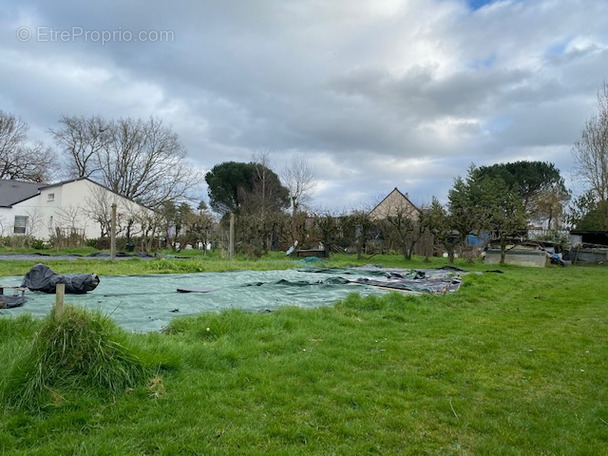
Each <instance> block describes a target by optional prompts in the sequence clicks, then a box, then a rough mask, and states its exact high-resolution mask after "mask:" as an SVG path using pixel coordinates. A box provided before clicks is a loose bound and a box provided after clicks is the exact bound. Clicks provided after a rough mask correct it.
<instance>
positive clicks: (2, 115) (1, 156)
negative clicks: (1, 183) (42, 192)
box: [0, 110, 56, 182]
mask: <svg viewBox="0 0 608 456" xmlns="http://www.w3.org/2000/svg"><path fill="white" fill-rule="evenodd" d="M29 128H30V127H29V125H28V124H27V122H25V121H24V120H22V119H21V118H19V117H16V116H14V115H12V114H9V113H6V112H4V111H2V110H0V179H15V180H26V181H32V182H46V181H47V180H49V179H50V177H51V176H52V173H53V170H54V169H55V165H56V159H55V154H54V152H53V151H52V150H51V149H49V148H47V147H45V146H43V145H42V144H41V143H34V144H31V143H29V142H28V141H27V132H28V130H29Z"/></svg>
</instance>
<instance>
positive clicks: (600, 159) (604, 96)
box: [572, 82, 608, 201]
mask: <svg viewBox="0 0 608 456" xmlns="http://www.w3.org/2000/svg"><path fill="white" fill-rule="evenodd" d="M597 104H598V111H597V114H596V115H595V116H593V117H592V118H591V119H589V120H588V121H587V122H586V123H585V127H584V128H583V131H582V133H581V137H580V139H579V140H578V141H576V142H575V143H574V147H573V149H572V154H573V156H574V159H575V162H576V163H575V166H576V168H577V171H578V173H579V176H580V177H581V178H582V179H583V180H584V181H585V182H586V183H587V185H588V187H589V189H590V190H591V191H592V192H593V193H594V195H595V196H596V197H597V199H598V200H599V201H607V200H608V82H604V85H603V86H602V88H601V89H600V90H599V92H598V94H597Z"/></svg>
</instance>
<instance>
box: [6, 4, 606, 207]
mask: <svg viewBox="0 0 608 456" xmlns="http://www.w3.org/2000/svg"><path fill="white" fill-rule="evenodd" d="M607 18H608V2H606V1H603V0H602V1H598V0H494V1H481V0H469V1H466V0H331V1H321V0H274V1H272V0H223V1H200V0H197V1H195V0H188V1H182V0H175V1H173V2H165V1H160V0H146V1H144V0H130V1H122V0H108V1H105V2H83V1H76V0H55V1H53V2H49V1H47V0H44V1H43V0H34V1H28V2H16V1H14V0H0V43H1V45H0V109H2V110H3V111H5V112H8V113H11V114H14V115H16V116H20V117H21V118H22V119H23V120H25V121H26V122H27V123H29V125H30V132H29V137H30V139H32V140H38V141H42V142H44V143H45V144H47V145H49V146H53V147H54V144H53V142H52V139H51V137H50V134H49V129H50V128H58V127H59V124H58V120H59V118H60V117H61V116H62V115H76V116H85V117H87V116H93V115H100V116H103V117H105V118H107V119H111V118H119V117H136V118H137V117H141V118H148V117H149V116H151V115H152V116H155V117H158V118H160V119H162V120H163V122H164V123H165V124H167V125H169V126H171V128H172V129H173V130H174V131H175V132H176V133H177V134H178V135H179V137H180V139H181V141H182V143H183V145H184V146H185V148H186V150H187V151H188V160H189V161H190V162H191V163H192V167H193V169H198V170H200V171H201V172H202V173H205V172H207V171H208V170H210V169H211V168H212V167H213V166H215V165H217V164H219V163H222V162H225V161H242V162H249V161H252V160H253V159H254V157H256V156H260V155H262V154H266V156H267V157H268V159H269V164H270V167H271V168H272V169H273V170H275V172H277V174H279V175H280V174H281V172H282V170H284V169H285V167H288V166H289V163H290V162H291V160H293V158H294V157H297V156H299V157H304V158H305V160H306V161H307V162H308V164H309V165H310V166H311V167H312V168H313V169H314V171H315V186H314V189H313V191H312V192H311V197H312V199H311V201H310V203H309V204H310V207H311V209H313V210H325V211H334V212H339V211H348V210H352V209H364V208H371V207H373V205H374V204H376V203H378V202H379V201H380V200H381V199H382V198H383V197H384V196H385V195H386V194H388V193H389V192H390V191H391V190H392V189H393V188H395V187H398V188H399V189H400V190H401V191H402V192H404V193H407V194H408V195H409V197H410V199H411V200H412V201H413V202H414V203H415V204H418V205H424V204H428V203H430V201H431V199H432V198H433V197H437V198H439V200H440V201H444V202H445V201H446V199H447V193H448V191H449V189H450V188H451V187H452V185H453V182H454V178H456V177H458V176H463V177H464V176H466V173H467V169H468V168H469V166H470V165H471V164H474V165H476V166H482V165H491V164H494V163H506V162H513V161H518V160H540V161H547V162H551V163H554V164H555V165H556V166H557V167H558V169H560V171H561V173H562V175H563V176H564V177H565V178H566V179H567V182H568V184H569V186H571V187H572V188H573V189H574V190H575V191H576V188H577V185H578V184H577V182H578V180H577V179H576V175H575V173H574V172H573V167H574V160H573V158H572V154H571V149H572V145H573V143H574V142H575V141H576V140H577V139H578V138H579V137H580V133H581V130H582V128H583V127H584V123H585V121H586V120H588V119H589V118H590V117H591V116H592V115H594V113H595V111H596V109H597V98H596V97H597V93H598V90H599V89H600V88H601V86H602V84H603V83H604V81H606V80H607V79H608V20H607ZM193 192H194V193H195V196H197V197H199V196H200V198H203V199H206V195H207V191H206V188H205V187H204V186H203V187H201V188H200V189H193Z"/></svg>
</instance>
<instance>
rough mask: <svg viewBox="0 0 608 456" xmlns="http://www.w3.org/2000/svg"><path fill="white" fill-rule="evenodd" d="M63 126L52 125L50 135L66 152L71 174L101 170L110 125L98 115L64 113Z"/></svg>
mask: <svg viewBox="0 0 608 456" xmlns="http://www.w3.org/2000/svg"><path fill="white" fill-rule="evenodd" d="M59 123H60V124H61V125H62V128H61V129H56V130H53V129H51V130H50V132H51V135H52V136H53V139H54V140H55V142H56V143H57V145H58V146H59V147H61V149H62V150H63V152H64V153H65V155H66V156H67V159H68V163H67V169H68V175H69V176H70V177H72V178H76V179H77V178H81V177H89V176H91V175H92V174H93V173H95V172H97V171H99V153H100V152H101V151H102V149H103V147H104V144H105V142H106V141H107V137H108V133H109V129H110V125H109V123H108V122H107V121H105V120H104V119H102V118H101V117H99V116H93V117H88V118H87V117H83V116H81V117H77V116H62V117H61V119H59Z"/></svg>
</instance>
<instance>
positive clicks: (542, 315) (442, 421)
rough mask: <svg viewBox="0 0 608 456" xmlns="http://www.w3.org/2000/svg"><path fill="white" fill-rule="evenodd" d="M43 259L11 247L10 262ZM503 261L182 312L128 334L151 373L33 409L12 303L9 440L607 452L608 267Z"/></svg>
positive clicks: (143, 266)
mask: <svg viewBox="0 0 608 456" xmlns="http://www.w3.org/2000/svg"><path fill="white" fill-rule="evenodd" d="M369 261H371V262H373V263H379V264H385V265H387V266H399V267H417V268H419V267H437V266H442V265H444V264H445V262H444V261H443V260H440V259H435V260H433V262H432V263H431V264H430V265H429V264H426V263H424V262H422V261H421V260H416V261H414V262H412V263H407V264H406V263H404V262H403V261H402V260H401V259H400V258H399V257H379V256H378V257H374V258H373V259H371V260H369ZM22 263H23V264H22ZM355 263H357V262H356V261H355V260H354V259H353V258H352V257H340V256H338V257H336V258H335V259H334V260H332V263H331V264H332V265H336V266H344V265H347V264H355ZM360 263H364V262H360ZM45 264H48V265H49V266H51V267H52V268H53V269H55V270H56V271H57V272H64V273H67V272H83V271H85V269H84V267H85V266H86V267H87V269H86V272H91V271H93V272H97V273H98V274H100V275H103V274H109V273H112V274H136V273H142V272H143V273H146V272H159V273H162V272H188V271H192V272H200V271H206V270H228V269H280V268H286V267H292V266H293V265H292V263H291V262H288V261H286V260H285V258H284V256H279V255H275V256H271V257H268V258H264V259H262V260H258V261H245V260H243V261H237V262H234V263H230V262H227V261H225V260H221V259H217V258H207V259H203V260H201V259H199V258H194V259H191V260H175V259H158V260H149V261H141V260H126V261H125V260H121V261H119V262H117V263H109V262H108V261H103V260H82V261H80V260H78V261H76V262H49V263H45ZM31 266H32V264H31V262H30V263H28V262H15V263H14V264H6V263H2V264H0V277H1V276H5V275H19V274H22V273H25V272H27V270H29V268H30V267H31ZM457 266H460V267H463V268H467V269H471V270H475V271H485V270H486V269H489V268H490V267H488V266H485V265H481V264H475V265H466V264H465V263H458V264H457ZM491 268H492V269H496V267H495V265H492V267H491ZM500 269H501V270H502V271H503V272H504V273H502V274H499V273H491V272H485V273H480V274H469V275H467V276H466V277H465V279H464V284H463V286H462V287H461V289H460V290H459V291H458V292H457V293H455V294H451V295H447V296H407V295H403V294H400V293H390V294H388V295H385V296H383V297H368V298H361V297H360V296H358V295H356V294H352V295H350V296H349V297H348V298H347V299H345V300H343V301H341V302H338V303H336V304H335V305H334V306H331V307H324V308H319V309H314V310H303V309H298V308H290V307H288V308H282V309H280V310H278V311H275V312H272V313H263V314H262V313H260V314H258V313H246V312H243V311H236V310H232V311H226V312H223V313H220V314H204V315H200V316H198V317H194V318H184V319H177V320H174V321H173V323H172V324H171V326H170V327H169V330H168V332H167V333H166V334H158V333H151V334H143V335H142V334H139V335H126V336H124V337H123V336H121V337H123V338H124V339H125V340H126V342H125V343H128V344H129V345H130V346H131V347H132V348H133V350H135V352H136V353H138V354H139V356H140V358H141V360H142V361H143V362H144V363H145V364H146V365H147V366H148V368H149V369H150V370H149V375H148V377H147V378H146V380H145V381H144V382H143V383H140V384H139V385H136V386H134V387H132V388H126V389H125V390H124V391H120V392H118V393H114V394H110V393H107V394H104V393H103V391H101V392H100V391H99V390H92V389H88V388H85V387H83V388H77V386H78V385H76V387H75V388H74V389H73V390H66V389H63V390H53V388H52V387H50V389H49V394H48V397H49V399H48V400H47V402H45V403H42V404H40V407H39V408H37V409H35V410H32V409H23V408H15V407H10V406H8V405H7V404H8V402H7V401H6V400H5V399H6V397H7V391H6V390H7V388H6V385H7V384H8V383H9V380H10V378H9V377H10V375H14V372H15V371H14V370H11V368H10V366H11V365H13V364H14V363H17V365H18V363H19V361H20V360H22V359H24V358H25V357H26V356H27V354H28V353H30V352H31V350H32V344H33V340H34V334H35V333H36V332H37V331H39V330H40V327H41V324H42V323H41V322H40V321H36V320H32V319H30V318H24V317H22V318H19V319H0V366H3V368H2V370H1V371H0V388H2V390H3V391H4V394H3V396H2V397H3V398H4V399H3V401H4V402H3V404H2V410H1V412H0V418H1V419H0V454H6V455H50V454H52V455H64V454H65V455H68V454H69V455H72V454H95V455H103V454H108V455H116V454H125V455H131V454H133V455H139V454H142V455H143V454H166V455H173V454H184V455H189V454H192V455H195V454H201V455H202V454H205V455H213V454H253V455H255V454H259V455H268V454H285V455H298V454H299V455H311V454H314V455H334V454H335V455H343V454H349V455H350V454H353V455H360V454H384V455H395V454H405V455H407V454H412V455H480V454H481V455H484V454H487V455H528V454H533V455H602V454H608V291H607V290H606V285H605V284H606V277H607V274H608V269H607V268H606V267H605V266H596V267H566V268H559V267H549V268H546V269H535V268H519V267H513V266H502V267H500ZM159 280H162V279H159ZM9 373H12V374H10V375H9ZM58 388H59V387H58ZM51 390H52V391H51Z"/></svg>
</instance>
